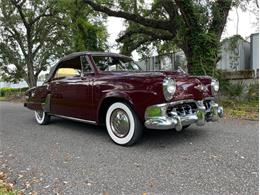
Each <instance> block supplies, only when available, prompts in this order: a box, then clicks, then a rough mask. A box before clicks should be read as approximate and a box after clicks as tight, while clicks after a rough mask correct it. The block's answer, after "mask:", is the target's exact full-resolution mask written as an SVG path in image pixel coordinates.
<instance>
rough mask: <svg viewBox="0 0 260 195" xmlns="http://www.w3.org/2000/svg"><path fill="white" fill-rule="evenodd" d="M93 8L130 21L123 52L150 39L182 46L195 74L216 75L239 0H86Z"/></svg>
mask: <svg viewBox="0 0 260 195" xmlns="http://www.w3.org/2000/svg"><path fill="white" fill-rule="evenodd" d="M84 1H85V3H87V4H88V5H90V6H91V7H92V8H93V9H94V10H96V11H99V12H103V13H106V14H107V15H109V16H115V17H121V18H124V19H126V20H127V21H131V23H129V25H128V28H127V30H126V31H125V32H124V33H122V35H121V37H120V38H119V39H118V41H119V42H121V43H123V47H122V52H123V53H126V54H129V53H130V52H131V51H132V50H134V49H137V48H139V47H140V46H142V45H145V44H147V43H151V42H155V43H156V42H158V41H159V43H160V44H161V43H163V44H162V45H163V46H164V47H166V49H170V48H171V47H173V48H174V46H177V47H178V48H181V49H182V50H183V51H184V53H185V55H186V58H187V61H188V69H189V72H190V73H192V74H209V75H215V66H216V62H217V61H218V51H219V50H218V49H219V44H220V38H221V35H222V32H223V30H224V27H225V24H226V21H227V17H228V13H229V10H230V9H231V8H232V6H235V5H237V4H239V3H240V2H241V1H239V0H212V1H211V0H185V1H183V0H153V1H151V3H150V4H147V3H145V1H143V0H134V1H130V0H124V1H123V0H114V1H110V2H109V3H106V2H105V1H102V0H84Z"/></svg>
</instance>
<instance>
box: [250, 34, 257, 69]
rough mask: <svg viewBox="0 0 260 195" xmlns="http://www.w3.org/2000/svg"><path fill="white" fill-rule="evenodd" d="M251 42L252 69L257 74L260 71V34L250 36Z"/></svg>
mask: <svg viewBox="0 0 260 195" xmlns="http://www.w3.org/2000/svg"><path fill="white" fill-rule="evenodd" d="M250 42H251V45H250V46H251V59H250V61H251V63H250V69H253V70H254V71H255V72H257V71H258V70H259V33H255V34H252V35H251V36H250Z"/></svg>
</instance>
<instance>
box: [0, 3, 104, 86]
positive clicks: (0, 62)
mask: <svg viewBox="0 0 260 195" xmlns="http://www.w3.org/2000/svg"><path fill="white" fill-rule="evenodd" d="M95 15H97V13H93V10H92V9H90V8H88V6H87V5H86V4H82V1H80V0H62V1H53V0H46V1H40V0H0V71H1V77H2V79H4V80H6V81H13V82H16V81H19V80H21V79H24V80H25V81H26V82H27V84H28V85H29V87H32V86H36V83H37V78H38V75H39V74H40V72H41V71H43V70H46V68H47V66H48V65H49V64H50V63H53V62H54V61H55V60H56V59H58V58H60V57H61V56H63V55H65V54H67V53H70V52H75V51H81V50H104V49H105V48H106V45H105V39H106V30H105V27H104V26H103V25H102V17H96V18H95ZM100 18H101V19H100Z"/></svg>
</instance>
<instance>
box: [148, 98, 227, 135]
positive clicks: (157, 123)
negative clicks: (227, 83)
mask: <svg viewBox="0 0 260 195" xmlns="http://www.w3.org/2000/svg"><path fill="white" fill-rule="evenodd" d="M204 101H205V100H202V101H195V100H183V101H177V102H172V103H166V104H158V105H153V106H150V107H148V108H147V109H146V112H145V126H146V127H147V128H148V129H176V130H177V131H181V130H182V128H183V127H184V126H187V125H191V124H194V123H196V124H197V125H199V126H202V125H204V124H205V122H209V121H212V122H215V121H218V119H219V118H222V117H223V115H224V110H223V107H221V106H219V105H218V104H217V103H215V101H214V100H210V101H209V103H208V105H207V107H206V106H205V103H204ZM191 102H192V103H195V104H196V109H193V112H192V111H191V112H190V113H185V112H184V113H182V114H180V113H178V112H177V111H170V112H169V111H168V110H167V109H168V108H169V106H174V105H178V104H183V103H191ZM152 109H154V110H157V111H155V112H157V113H155V114H153V115H151V114H150V113H151V110H152ZM153 112H154V111H153Z"/></svg>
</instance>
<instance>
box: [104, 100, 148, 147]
mask: <svg viewBox="0 0 260 195" xmlns="http://www.w3.org/2000/svg"><path fill="white" fill-rule="evenodd" d="M106 127H107V131H108V134H109V136H110V138H111V139H112V140H113V141H114V142H115V143H117V144H119V145H132V144H134V143H135V142H137V141H138V139H139V138H140V137H141V135H142V132H143V126H142V124H141V122H140V120H139V119H138V117H137V116H136V114H135V112H134V111H133V110H132V108H131V107H130V106H128V105H127V104H125V103H122V102H116V103H113V104H112V105H111V106H110V107H109V108H108V110H107V113H106Z"/></svg>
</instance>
